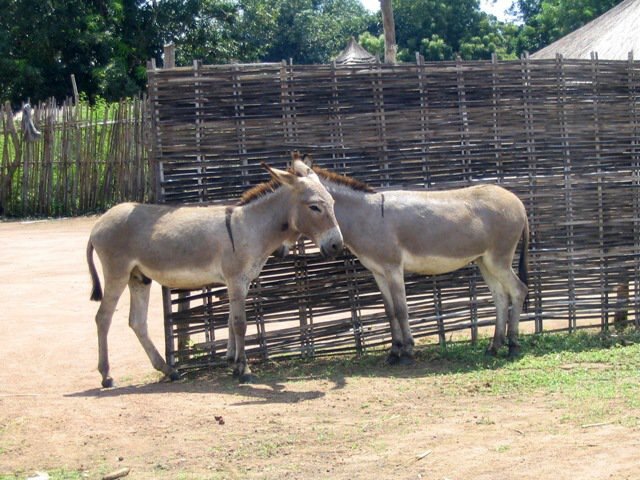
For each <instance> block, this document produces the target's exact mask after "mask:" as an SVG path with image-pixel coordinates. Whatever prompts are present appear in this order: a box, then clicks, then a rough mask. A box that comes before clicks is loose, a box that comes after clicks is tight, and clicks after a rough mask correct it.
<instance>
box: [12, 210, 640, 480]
mask: <svg viewBox="0 0 640 480" xmlns="http://www.w3.org/2000/svg"><path fill="white" fill-rule="evenodd" d="M94 221H95V218H80V219H64V220H52V221H41V222H4V223H0V249H1V252H2V253H1V254H0V279H2V285H3V288H2V289H1V290H0V311H1V313H0V325H1V326H2V334H0V365H1V366H2V368H1V369H0V477H2V476H3V475H6V476H7V477H8V478H13V476H15V477H17V478H26V477H28V476H31V475H34V474H35V472H38V471H49V472H52V471H55V472H58V473H60V472H61V471H63V470H64V471H68V472H81V474H82V476H84V477H86V478H101V477H102V476H103V475H104V474H107V473H109V472H112V471H115V470H118V469H121V468H128V469H130V470H129V471H130V473H129V476H128V478H134V479H151V478H159V479H176V478H178V479H179V478H184V479H190V478H194V479H200V478H202V479H206V478H211V479H227V478H239V479H240V478H242V479H244V478H249V479H259V478H266V479H282V478H290V479H310V478H313V479H371V478H379V479H386V478H393V479H420V478H424V479H439V480H444V479H449V480H459V479H496V478H501V479H519V480H526V479H536V480H539V479H555V480H561V479H567V480H568V479H582V480H588V479H609V478H610V479H632V478H633V479H637V478H640V472H638V467H639V466H640V455H639V453H638V452H640V431H638V429H637V428H636V427H625V426H623V425H618V424H604V425H600V426H594V427H593V428H583V427H584V425H582V426H581V425H580V424H577V423H575V422H571V421H566V417H567V405H566V403H564V402H563V401H561V400H560V399H558V398H554V397H553V396H538V397H535V398H510V397H495V396H490V395H487V394H483V393H482V392H481V391H475V390H470V391H469V392H468V393H467V394H464V395H457V396H452V395H451V393H450V391H449V390H448V389H447V388H445V387H446V386H447V382H448V381H449V380H448V378H447V375H437V374H436V373H437V372H434V370H433V367H431V366H430V365H429V364H428V362H426V361H425V362H420V361H419V362H418V363H417V364H416V365H415V366H414V367H404V368H403V369H400V370H398V369H396V370H389V369H388V368H386V367H384V366H383V365H380V366H379V367H376V368H375V369H374V370H373V371H371V372H362V371H354V372H353V375H351V374H350V371H349V370H348V369H347V370H346V371H342V373H340V372H338V373H336V374H327V375H313V374H310V375H296V376H286V375H285V376H282V377H279V376H278V374H277V370H276V373H275V374H271V375H269V377H268V378H269V380H267V381H266V382H265V383H257V384H253V385H249V386H238V385H237V384H236V383H235V381H234V380H233V379H231V378H230V375H229V373H228V372H226V371H217V372H213V373H212V374H210V375H207V376H206V377H204V378H198V379H196V380H193V379H185V380H181V381H178V382H174V383H160V382H158V380H159V375H157V374H156V373H155V371H154V370H153V369H152V367H151V365H150V364H149V361H148V360H147V358H146V356H145V354H144V352H143V350H142V348H141V347H140V345H139V344H138V342H137V340H136V338H135V335H134V334H133V332H131V331H130V330H129V328H128V326H127V313H128V299H127V298H126V295H125V296H123V298H122V300H121V303H120V306H119V308H118V311H117V312H116V315H115V317H114V322H113V325H112V329H111V332H110V337H109V341H110V347H111V348H110V354H111V356H110V359H111V366H112V374H113V376H114V380H115V381H116V383H117V385H116V387H115V388H112V389H108V390H105V389H101V388H99V387H100V376H99V374H98V372H97V371H96V365H97V341H96V333H95V326H94V322H93V316H94V314H95V311H96V308H97V304H96V303H94V302H90V301H89V293H90V284H89V275H88V272H87V268H86V264H85V246H86V241H87V238H88V233H89V231H90V228H91V226H92V225H93V223H94ZM161 314H162V309H161V298H160V288H159V287H158V286H157V285H154V287H153V291H152V298H151V308H150V322H149V323H150V331H151V334H152V338H153V339H154V341H155V342H156V345H158V346H160V347H162V345H163V341H162V338H163V336H162V322H161V321H160V318H161ZM160 350H161V351H162V348H160ZM345 372H346V373H345ZM73 478H77V477H73Z"/></svg>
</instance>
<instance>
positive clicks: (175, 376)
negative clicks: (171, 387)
mask: <svg viewBox="0 0 640 480" xmlns="http://www.w3.org/2000/svg"><path fill="white" fill-rule="evenodd" d="M180 378H182V375H180V372H178V371H177V370H174V371H173V372H171V373H170V374H169V380H171V381H172V382H176V381H178V380H180Z"/></svg>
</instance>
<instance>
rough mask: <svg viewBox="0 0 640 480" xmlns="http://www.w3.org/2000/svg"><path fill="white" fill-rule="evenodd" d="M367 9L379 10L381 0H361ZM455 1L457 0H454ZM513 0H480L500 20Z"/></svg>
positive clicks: (504, 16) (481, 6) (503, 17)
mask: <svg viewBox="0 0 640 480" xmlns="http://www.w3.org/2000/svg"><path fill="white" fill-rule="evenodd" d="M360 1H361V2H362V4H363V5H364V6H365V8H366V9H367V10H370V11H377V10H379V9H380V0H360ZM452 1H455V0H452ZM511 2H512V0H497V1H495V2H494V1H493V0H480V8H482V10H484V11H485V12H487V13H491V14H493V15H495V16H496V17H498V19H499V20H507V19H508V17H507V15H506V14H505V13H504V12H505V10H506V9H508V8H509V7H510V6H511Z"/></svg>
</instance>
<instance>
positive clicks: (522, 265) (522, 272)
mask: <svg viewBox="0 0 640 480" xmlns="http://www.w3.org/2000/svg"><path fill="white" fill-rule="evenodd" d="M520 248H521V249H520V261H519V262H518V277H520V280H521V281H522V283H524V284H525V285H526V286H527V287H528V286H529V220H528V219H527V217H526V216H525V217H524V228H523V229H522V246H521V247H520ZM528 307H529V293H528V292H527V295H526V296H525V298H524V311H525V312H526V311H527V310H528Z"/></svg>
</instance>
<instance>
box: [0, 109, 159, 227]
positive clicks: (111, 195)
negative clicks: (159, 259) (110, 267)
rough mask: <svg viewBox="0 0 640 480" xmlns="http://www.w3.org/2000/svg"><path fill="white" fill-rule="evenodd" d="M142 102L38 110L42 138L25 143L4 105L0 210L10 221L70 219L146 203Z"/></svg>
mask: <svg viewBox="0 0 640 480" xmlns="http://www.w3.org/2000/svg"><path fill="white" fill-rule="evenodd" d="M147 105H148V103H147V102H146V100H145V99H140V98H135V99H126V100H122V101H120V102H118V103H114V104H105V103H98V104H96V105H88V104H86V103H83V102H80V103H79V104H78V105H73V102H71V101H66V102H65V103H64V104H63V105H62V106H58V105H56V103H55V102H54V101H49V102H47V103H42V104H40V105H38V106H36V107H35V112H34V123H35V126H36V128H37V129H38V130H40V132H41V137H40V138H39V139H37V140H35V141H28V140H27V138H26V136H25V135H24V133H23V132H22V131H21V123H20V122H19V121H17V120H15V119H14V118H13V114H12V112H11V108H10V107H9V105H5V107H4V109H3V110H2V115H1V119H0V121H1V127H2V130H1V132H0V178H1V182H0V207H1V208H2V210H3V212H2V213H3V214H4V215H7V216H65V215H79V214H85V213H91V212H96V211H103V210H106V209H107V208H109V207H110V206H112V205H114V204H116V203H119V202H122V201H129V200H131V201H145V200H147V199H148V198H149V197H150V193H151V188H152V182H151V180H150V174H149V166H148V154H147V152H148V149H147V148H146V145H147V143H148V142H147V135H148V133H147V132H148V128H145V119H146V118H148V115H147V108H148V107H147Z"/></svg>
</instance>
